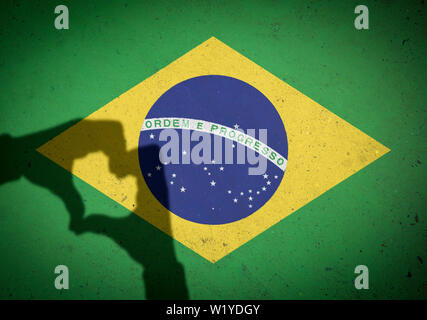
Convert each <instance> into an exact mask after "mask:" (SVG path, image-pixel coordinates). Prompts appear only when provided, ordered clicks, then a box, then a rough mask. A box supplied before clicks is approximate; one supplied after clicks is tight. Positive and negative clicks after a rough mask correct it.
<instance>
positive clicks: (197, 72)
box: [38, 37, 389, 262]
mask: <svg viewBox="0 0 427 320" xmlns="http://www.w3.org/2000/svg"><path fill="white" fill-rule="evenodd" d="M201 75H224V76H229V77H233V78H237V79H240V80H242V81H245V82H247V83H248V84H250V85H252V86H253V87H255V88H257V89H258V90H259V91H261V92H262V93H263V94H264V95H265V96H266V97H267V98H268V99H269V100H270V101H271V102H272V103H273V105H274V106H275V108H276V109H277V111H278V112H279V114H280V116H281V118H282V120H283V122H284V124H285V128H286V132H287V135H288V146H289V156H288V157H289V159H288V164H287V169H286V172H285V177H284V179H283V181H282V183H281V184H280V186H279V188H278V189H277V191H276V192H275V194H274V196H273V197H272V198H271V199H270V200H269V201H268V202H267V203H266V204H265V205H264V206H263V207H262V208H261V209H259V210H258V211H256V212H255V213H253V214H252V215H250V216H248V217H247V218H244V219H242V220H239V221H236V222H233V223H229V224H224V225H203V224H198V223H194V222H190V221H187V220H184V219H182V218H180V217H178V216H176V215H174V214H173V213H170V212H169V215H168V217H167V218H165V215H161V214H159V212H162V211H164V210H165V209H164V208H163V207H162V205H161V204H160V203H159V202H158V201H157V200H156V199H155V198H154V196H153V195H152V194H151V192H150V191H149V189H148V187H147V185H146V184H145V181H144V179H143V177H142V174H141V171H140V167H139V162H138V155H137V152H127V153H122V152H115V150H114V147H115V146H117V148H118V147H119V140H120V139H121V137H123V138H124V139H125V141H126V144H127V145H126V148H127V150H137V148H138V141H139V134H140V129H141V126H142V123H143V120H144V118H145V116H146V115H147V113H148V111H149V109H150V108H151V106H152V105H153V104H154V103H155V102H156V100H157V99H158V98H159V97H160V96H161V95H162V94H163V93H164V92H166V91H167V90H168V89H170V88H171V87H173V86H174V85H176V84H178V83H180V82H182V81H184V80H187V79H189V78H193V77H197V76H201ZM103 123H104V124H105V123H110V124H112V125H110V126H107V127H108V128H110V129H108V130H103V129H102V128H105V127H106V126H102V124H103ZM79 150H93V151H94V152H93V153H90V154H89V155H87V156H86V155H85V156H84V157H82V158H80V156H81V155H80V156H79ZM99 150H103V151H99ZM38 151H39V152H40V153H42V154H43V155H45V156H46V157H48V158H49V159H51V160H52V161H54V162H56V163H57V164H59V165H61V166H62V167H64V168H65V169H66V170H68V171H70V172H72V173H73V174H74V175H76V176H77V177H79V178H80V179H82V180H84V181H85V182H87V183H88V184H90V185H91V186H93V187H94V188H96V189H98V190H99V191H101V192H102V193H104V194H105V195H107V196H108V197H110V198H112V199H113V200H115V201H117V202H118V203H120V204H121V205H123V206H124V207H126V208H127V209H129V210H131V211H132V212H134V213H135V214H137V215H138V216H140V217H141V218H143V219H145V220H147V221H148V222H150V223H151V224H153V225H154V226H156V227H157V228H159V229H160V230H162V231H164V232H165V233H167V234H169V235H170V236H172V237H173V238H174V239H176V240H178V241H179V242H181V243H182V244H184V245H185V246H187V247H188V248H190V249H192V250H194V251H195V252H197V253H198V254H199V255H201V256H202V257H204V258H206V259H207V260H209V261H211V262H216V261H218V260H219V259H221V258H222V257H224V256H225V255H227V254H229V253H230V252H232V251H233V250H235V249H237V248H238V247H240V246H241V245H242V244H244V243H246V242H247V241H249V240H250V239H252V238H254V237H255V236H257V235H258V234H260V233H261V232H263V231H265V230H267V229H268V228H269V227H271V226H273V225H274V224H276V223H278V222H279V221H281V220H282V219H284V218H285V217H287V216H288V215H290V214H291V213H292V212H294V211H296V210H298V209H299V208H301V207H302V206H304V205H305V204H307V203H308V202H310V201H312V200H314V199H315V198H317V197H318V196H320V195H321V194H322V193H324V192H326V191H327V190H329V189H330V188H332V187H333V186H335V185H336V184H338V183H340V182H341V181H343V180H345V179H346V178H348V177H349V176H351V175H352V174H354V173H355V172H357V171H359V170H360V169H362V168H363V167H365V166H367V165H368V164H369V163H371V162H373V161H374V160H376V159H378V158H379V157H381V156H382V155H384V154H385V153H387V152H388V151H389V149H388V148H386V147H384V146H383V145H381V144H380V143H378V142H377V141H375V140H374V139H372V138H370V137H369V136H367V135H366V134H364V133H363V132H361V131H360V130H358V129H357V128H355V127H353V126H352V125H350V124H349V123H347V122H346V121H344V120H343V119H341V118H339V117H338V116H336V115H335V114H333V113H331V112H330V111H328V110H327V109H325V108H324V107H322V106H321V105H319V104H318V103H316V102H315V101H313V100H311V99H310V98H308V97H307V96H305V95H304V94H302V93H301V92H299V91H298V90H296V89H294V88H292V87H291V86H289V85H288V84H286V83H285V82H283V81H282V80H280V79H278V78H277V77H275V76H274V75H272V74H271V73H269V72H268V71H266V70H264V69H263V68H261V67H260V66H258V65H257V64H255V63H253V62H252V61H250V60H249V59H247V58H245V57H244V56H242V55H241V54H239V53H238V52H236V51H234V50H233V49H231V48H230V47H228V46H227V45H225V44H224V43H222V42H221V41H219V40H217V39H216V38H213V37H212V38H210V39H209V40H207V41H205V42H203V43H202V44H201V45H199V46H198V47H196V48H194V49H193V50H191V51H189V52H188V53H186V54H185V55H184V56H182V57H180V58H179V59H177V60H175V61H174V62H172V63H171V64H170V65H168V66H166V67H165V68H163V69H162V70H160V71H158V72H157V73H155V74H154V75H152V76H151V77H149V78H148V79H146V80H144V81H142V82H141V83H140V84H138V85H137V86H135V87H133V88H132V89H130V90H128V91H127V92H125V93H124V94H122V95H121V96H119V97H117V98H116V99H114V100H113V101H111V102H110V103H108V104H107V105H105V106H103V107H102V108H100V109H99V110H98V111H96V112H94V113H93V114H91V115H90V116H88V117H87V118H86V119H84V120H82V121H81V122H79V123H77V124H76V125H74V126H73V127H71V128H69V129H68V130H66V131H65V132H63V133H62V134H60V135H59V136H57V137H55V138H54V139H52V140H51V141H49V142H47V143H46V144H45V145H43V146H42V147H40V148H39V149H38ZM114 154H117V155H120V154H126V156H124V157H121V158H120V166H122V167H123V168H125V171H127V172H131V173H132V174H131V175H128V176H126V177H124V178H119V177H117V175H116V174H114V173H113V172H111V167H110V165H111V162H109V157H111V156H114ZM141 197H142V198H143V205H136V204H137V202H138V199H140V198H141Z"/></svg>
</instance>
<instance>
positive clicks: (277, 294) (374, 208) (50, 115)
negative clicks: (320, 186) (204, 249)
mask: <svg viewBox="0 0 427 320" xmlns="http://www.w3.org/2000/svg"><path fill="white" fill-rule="evenodd" d="M58 4H66V5H68V8H69V10H70V30H67V31H58V30H56V29H55V28H54V26H53V21H54V13H53V11H54V8H55V6H56V5H58ZM357 4H359V3H358V2H357V1H328V2H326V1H316V2H314V1H313V2H308V1H257V2H254V1H220V2H219V1H217V2H214V1H191V2H185V3H184V2H183V1H175V2H171V1H145V2H144V1H138V2H136V1H128V2H122V1H108V2H107V1H103V2H101V1H97V2H96V3H95V2H94V3H92V2H90V3H89V2H87V1H61V3H59V2H55V1H27V2H21V1H5V2H2V4H1V9H0V15H1V22H0V23H1V27H0V48H1V54H0V81H1V84H2V91H1V94H0V110H1V117H0V134H3V133H7V134H10V135H11V136H13V137H23V136H25V135H28V134H32V133H37V132H41V131H43V130H45V129H48V128H51V127H54V126H58V125H61V124H63V123H67V122H68V121H70V120H73V119H77V118H84V117H85V116H87V115H89V114H90V113H92V112H93V111H95V110H97V109H98V108H100V107H101V106H103V105H104V104H106V103H107V102H109V101H111V100H112V99H113V98H115V97H117V96H118V95H120V94H121V93H123V92H125V91H126V90H128V89H129V88H131V87H132V86H134V85H136V84H137V83H139V82H141V81H142V80H144V79H145V78H147V77H148V76H150V75H152V74H153V73H154V72H156V71H157V70H159V69H161V68H162V67H164V66H165V65H167V64H168V63H170V62H172V61H173V60H175V59H176V58H178V57H179V56H181V55H183V54H184V53H186V52H187V51H189V50H190V49H192V48H193V47H195V46H196V45H198V44H200V43H201V42H203V41H205V40H206V39H208V38H209V37H211V36H215V37H217V38H218V39H219V40H221V41H223V42H225V43H226V44H228V45H229V46H231V47H232V48H233V49H235V50H237V51H239V52H240V53H242V54H243V55H245V56H246V57H248V58H250V59H251V60H253V61H254V62H255V63H257V64H259V65H261V66H262V67H264V68H266V69H267V70H268V71H270V72H272V73H273V74H274V75H276V76H278V77H279V78H281V79H283V80H285V81H286V82H287V83H289V84H290V85H292V86H294V87H295V88H297V89H298V90H300V91H301V92H303V93H305V94H306V95H308V96H309V97H311V98H312V99H314V100H315V101H317V102H319V103H320V104H321V105H323V106H325V107H326V108H328V109H329V110H331V111H333V112H334V113H336V114H338V115H339V116H340V117H342V118H343V119H345V120H346V121H348V122H350V123H351V124H353V125H354V126H356V127H357V128H359V129H360V130H362V131H363V132H365V133H367V134H368V135H370V136H372V137H373V138H375V139H376V140H378V141H379V142H381V143H383V144H384V145H385V146H387V147H388V148H390V149H391V152H390V153H388V154H386V155H385V156H384V157H382V158H381V159H379V160H378V161H376V162H374V163H373V164H371V165H369V166H368V167H367V168H365V169H363V170H362V171H360V172H358V173H357V174H355V175H354V176H352V177H350V178H349V179H347V180H346V181H344V182H343V183H341V184H339V185H338V186H336V187H335V188H333V189H332V190H330V191H328V192H327V193H325V194H324V195H322V196H321V197H319V198H318V199H316V200H314V201H312V202H311V203H309V204H308V205H306V206H305V207H304V208H302V209H300V210H299V211H297V212H296V213H294V214H292V215H291V216H289V217H288V218H286V219H285V220H283V221H282V222H280V223H278V224H277V225H275V226H273V227H272V228H270V229H269V230H267V231H265V232H264V233H262V234H261V235H260V236H258V237H256V238H255V239H253V240H252V241H250V242H248V243H247V244H245V245H244V246H242V247H241V248H239V249H238V250H236V251H234V252H233V253H231V254H230V255H228V256H227V257H225V258H224V259H222V260H220V261H219V262H218V263H216V264H211V263H209V262H207V261H206V260H204V259H203V258H201V257H200V256H198V255H197V254H195V253H194V252H192V251H191V250H189V249H187V248H186V247H184V246H182V245H180V244H179V243H177V242H176V241H173V240H171V239H170V238H169V237H167V236H166V235H164V234H163V233H161V232H159V231H158V230H157V229H155V228H154V227H152V226H151V225H149V224H148V223H146V222H145V221H143V220H142V219H139V218H138V219H135V228H138V230H139V231H140V232H142V233H143V234H144V235H146V236H144V237H145V239H146V241H151V242H152V250H153V251H152V252H151V253H149V254H150V255H151V257H152V259H157V261H158V262H157V263H158V265H159V269H162V270H165V268H166V269H167V265H165V264H166V263H167V257H163V256H162V255H161V251H162V248H163V247H167V246H168V244H170V242H171V241H172V242H173V245H174V247H175V251H176V255H177V257H178V259H179V261H180V262H181V263H182V264H183V266H184V269H185V274H186V282H187V287H188V291H189V294H190V298H192V299H318V298H319V299H329V298H333V299H356V298H363V299H372V298H381V299H388V298H415V299H419V298H424V299H425V298H426V297H427V293H426V292H427V290H426V289H427V284H426V283H427V281H426V280H427V272H426V263H427V256H426V252H427V250H426V249H427V239H426V229H427V228H426V214H425V213H426V210H425V207H426V187H425V186H426V184H425V181H426V161H427V159H426V154H427V153H426V151H427V150H426V138H427V135H426V101H427V99H426V92H427V91H426V83H427V81H426V80H427V76H426V72H425V71H426V70H427V62H426V59H425V49H426V41H425V29H426V27H427V23H426V22H427V21H426V5H425V4H424V1H413V2H406V1H399V2H396V1H394V2H391V1H365V2H364V4H366V5H367V6H368V7H369V9H370V30H368V31H358V30H356V29H355V28H354V26H353V20H354V17H355V14H354V13H353V10H354V7H355V6H356V5H357ZM68 125H69V124H68ZM65 126H67V125H65ZM60 131H61V130H59V132H60ZM59 132H45V133H43V134H41V135H40V136H32V137H30V138H29V139H25V140H24V139H22V140H20V141H22V147H23V148H22V149H19V148H17V147H16V148H15V147H11V148H12V151H10V150H9V149H8V148H9V147H5V146H4V145H3V146H2V150H1V158H2V160H1V165H2V167H4V163H6V162H7V161H8V160H7V159H11V155H10V154H11V153H12V152H14V151H16V150H24V151H25V150H27V151H25V152H24V151H23V152H20V151H19V152H18V154H14V157H15V158H16V160H14V161H16V162H17V164H16V167H17V170H20V171H19V173H20V174H21V175H22V174H24V175H28V176H32V177H36V178H34V179H36V180H37V179H38V181H39V184H40V183H41V184H43V183H44V182H45V181H48V182H49V183H50V182H51V183H52V184H57V186H58V190H62V189H61V186H62V183H63V182H65V181H69V180H67V178H68V179H69V176H68V173H67V172H66V171H65V170H63V169H62V168H60V167H58V166H57V165H55V164H54V163H52V162H50V161H49V160H48V159H46V158H44V157H43V156H41V155H40V154H38V153H36V152H35V151H34V149H35V148H36V147H38V146H40V145H41V144H43V143H44V142H45V141H47V140H49V139H51V138H53V137H54V136H55V135H56V134H58V133H59ZM15 149H16V150H15ZM12 158H13V157H12ZM1 174H2V179H1V181H3V180H4V179H3V177H5V176H7V175H10V174H12V173H11V172H1ZM73 181H74V185H75V187H76V189H77V191H78V192H79V193H80V195H81V197H82V198H83V201H84V204H85V211H86V214H87V215H89V214H90V213H103V214H107V215H110V216H112V217H114V216H115V217H120V216H126V215H127V214H128V211H127V210H126V209H125V208H123V207H121V206H120V205H118V204H117V203H115V202H114V201H113V200H111V199H109V198H108V197H106V196H104V195H103V194H101V193H100V192H98V191H97V190H95V189H94V188H92V187H91V186H89V185H87V184H86V183H84V182H83V181H81V180H79V179H77V178H74V179H73ZM423 181H424V182H423ZM68 224H69V214H68V212H67V209H66V207H65V206H64V204H63V202H62V201H61V198H60V197H58V196H57V195H55V194H54V193H52V192H51V191H49V190H48V189H46V188H44V187H41V186H39V185H36V184H35V183H33V182H31V181H29V180H28V179H25V178H21V179H17V180H14V181H13V182H8V183H3V184H2V185H1V186H0V236H1V242H0V298H3V299H11V298H12V299H14V298H15V299H16V298H19V299H27V298H35V299H42V298H43V299H44V298H47V299H57V298H58V299H80V298H85V299H86V298H90V299H106V298H120V299H140V298H145V292H144V282H143V279H142V266H141V265H139V264H138V263H137V262H135V261H134V260H132V258H131V257H130V256H129V255H128V254H127V252H126V250H123V248H122V247H120V246H118V245H117V244H116V243H115V242H113V241H112V240H111V239H109V238H108V237H105V236H102V235H97V234H82V235H76V234H74V233H73V232H71V231H70V230H69V226H68ZM162 262H164V263H162ZM58 264H65V265H67V266H68V267H69V268H70V289H69V290H68V291H58V290H56V289H55V288H54V286H53V281H54V278H55V274H54V273H53V270H54V267H55V266H56V265H58ZM359 264H365V265H367V266H368V267H369V271H370V290H362V291H358V290H356V289H355V288H354V285H353V281H354V277H355V275H354V273H353V271H354V268H355V266H356V265H359ZM165 281H166V280H165ZM165 281H163V282H165ZM168 285H169V283H162V280H159V287H161V286H164V287H167V286H168ZM172 285H173V284H172ZM166 296H167V292H165V297H166Z"/></svg>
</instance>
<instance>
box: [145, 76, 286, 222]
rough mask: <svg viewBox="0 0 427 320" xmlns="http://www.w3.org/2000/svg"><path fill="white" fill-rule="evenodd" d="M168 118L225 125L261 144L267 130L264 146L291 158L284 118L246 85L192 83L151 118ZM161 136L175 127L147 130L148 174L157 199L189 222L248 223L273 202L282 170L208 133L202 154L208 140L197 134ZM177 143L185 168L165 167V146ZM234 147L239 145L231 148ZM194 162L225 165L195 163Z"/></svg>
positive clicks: (221, 80) (211, 80)
mask: <svg viewBox="0 0 427 320" xmlns="http://www.w3.org/2000/svg"><path fill="white" fill-rule="evenodd" d="M166 117H168V118H190V119H199V120H203V121H209V122H213V123H218V124H221V125H223V126H226V127H229V128H235V129H236V130H237V129H238V130H243V131H244V132H245V133H247V134H249V135H253V133H254V134H255V138H256V139H259V140H261V132H266V135H267V139H266V140H267V141H262V140H261V141H262V142H264V143H265V144H266V145H268V147H270V148H272V149H274V150H275V151H277V152H278V153H279V154H281V155H282V156H284V158H285V159H287V158H288V141H287V136H286V130H285V127H284V125H283V122H282V119H281V117H280V115H279V113H278V112H277V110H276V109H275V107H274V105H273V104H272V103H271V102H270V101H269V100H268V99H267V98H266V97H265V96H264V95H263V94H262V93H261V92H260V91H259V90H257V89H256V88H254V87H253V86H251V85H249V84H247V83H246V82H243V81H241V80H238V79H235V78H232V77H226V76H219V75H207V76H200V77H195V78H191V79H188V80H185V81H183V82H181V83H179V84H177V85H175V86H173V87H172V88H170V89H169V90H168V91H166V92H165V93H164V94H163V95H162V96H161V97H160V98H159V99H158V100H157V101H156V102H155V103H154V105H153V106H152V107H151V109H150V111H149V112H148V114H147V116H146V118H145V119H151V118H166ZM150 129H151V128H150ZM162 130H172V129H153V130H144V131H141V133H140V137H139V163H140V167H141V172H142V175H143V177H144V180H145V182H146V184H147V186H148V188H149V189H150V190H151V192H152V193H153V195H154V196H155V197H156V199H157V200H158V201H159V202H160V203H161V204H162V205H163V206H165V207H166V208H167V209H168V210H170V211H171V212H172V213H174V214H175V215H177V216H179V217H181V218H183V219H186V220H189V221H192V222H196V223H201V224H208V225H217V224H225V223H231V222H235V221H238V220H240V219H243V218H246V217H248V216H249V215H251V214H253V213H254V212H255V211H257V210H258V209H260V208H261V207H262V206H263V205H264V204H265V203H266V202H267V201H268V200H269V199H270V198H271V197H272V196H273V194H274V193H275V191H276V190H277V188H278V186H279V184H280V183H281V181H282V178H283V176H284V171H283V169H281V168H279V167H278V166H277V165H275V164H274V163H273V162H272V161H269V160H268V159H267V158H266V157H264V156H262V155H261V154H259V153H257V152H255V151H252V150H249V148H245V147H244V146H243V145H241V146H238V143H237V142H233V141H231V140H229V139H226V138H224V137H220V136H218V135H214V134H209V133H204V134H203V135H204V136H205V139H209V144H206V145H205V146H209V147H204V148H202V149H203V152H200V149H201V145H200V144H201V143H202V138H201V137H200V135H201V134H200V133H199V132H197V131H196V130H187V129H173V130H175V132H176V134H175V133H174V134H173V135H170V136H169V138H168V139H166V141H162V139H160V137H161V131H162ZM251 130H253V131H252V134H250V132H251ZM184 131H186V132H184ZM169 132H170V131H169ZM171 139H175V140H176V141H178V142H177V143H178V144H177V145H178V147H177V148H175V149H174V150H171V149H169V152H170V153H171V152H175V153H177V154H179V159H180V162H179V163H178V164H172V163H169V164H164V163H162V162H161V161H160V158H159V152H160V151H161V150H162V147H165V146H166V144H167V143H170V141H171ZM163 140H164V139H163ZM226 140H227V141H228V142H227V143H226ZM206 141H207V140H206ZM219 141H221V143H220V142H219ZM205 143H206V142H205ZM230 145H234V147H233V146H232V147H231V149H230ZM227 148H228V149H227ZM187 149H188V150H187ZM196 149H197V150H198V151H199V153H197V152H195V150H196ZM239 150H240V151H239ZM242 150H243V152H244V157H243V158H242V157H241V158H240V160H239V158H238V156H237V153H238V152H241V154H242ZM227 152H228V153H227ZM226 154H228V158H227V155H226ZM231 155H232V156H231ZM195 156H203V157H205V158H206V157H207V156H210V160H214V159H219V160H217V161H213V162H214V163H213V162H212V161H209V162H207V163H201V164H195V163H194V162H193V160H192V159H195ZM184 159H187V162H188V159H190V161H189V162H190V163H184V162H185V161H184ZM227 159H228V160H227ZM230 159H232V163H230ZM250 169H251V170H250ZM250 171H252V173H250ZM254 173H255V174H254Z"/></svg>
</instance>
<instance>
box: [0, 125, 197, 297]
mask: <svg viewBox="0 0 427 320" xmlns="http://www.w3.org/2000/svg"><path fill="white" fill-rule="evenodd" d="M77 121H78V120H75V121H71V122H68V123H65V124H63V125H60V126H57V127H55V128H51V129H48V130H45V131H41V132H37V133H34V134H30V135H26V136H23V137H18V138H15V137H11V136H10V135H0V147H1V148H2V150H6V152H7V153H6V156H2V157H0V166H1V167H0V168H1V176H0V185H1V184H4V183H6V182H9V181H13V180H16V179H19V178H21V177H25V178H27V179H28V180H29V181H30V182H32V183H34V184H36V185H39V186H42V187H44V188H47V189H48V190H50V191H51V192H52V193H53V194H55V195H57V196H58V197H59V198H60V199H62V201H63V202H64V204H65V206H66V208H67V210H68V212H69V214H70V225H69V228H70V230H72V231H73V232H75V233H76V234H81V233H83V232H92V233H97V234H102V235H105V236H107V237H109V238H111V239H112V240H114V241H115V242H116V243H117V244H118V245H119V246H120V247H122V248H123V249H125V250H126V251H127V253H128V254H129V255H130V256H131V257H132V258H133V259H134V260H135V261H136V262H138V263H139V264H140V265H141V266H142V267H143V269H144V272H143V281H144V283H145V291H146V298H147V299H188V298H189V297H188V290H187V286H186V281H185V274H184V268H183V266H182V265H181V264H180V263H179V262H178V261H177V258H176V255H175V250H174V246H173V239H172V238H171V237H169V236H167V235H165V234H163V233H162V232H160V231H159V230H157V229H156V228H155V227H153V226H152V225H151V224H149V223H148V222H146V221H145V220H143V219H142V218H140V217H138V216H137V215H136V214H134V213H129V214H128V215H127V216H126V217H123V218H114V217H109V216H108V215H103V214H91V215H89V216H88V217H86V218H84V211H85V209H84V204H83V200H82V198H81V196H80V194H79V193H78V192H77V190H76V188H75V187H74V184H73V182H72V177H73V175H72V174H71V173H70V172H69V171H65V170H63V169H61V168H60V167H58V166H55V165H53V164H52V162H50V161H46V158H44V157H41V156H40V155H39V154H38V153H37V152H36V151H35V149H36V148H37V147H39V146H40V145H41V144H43V143H45V142H47V141H48V140H49V139H51V138H52V137H54V136H56V135H58V134H59V133H61V132H63V131H64V130H66V129H67V128H69V127H70V126H72V125H73V124H75V123H76V122H77ZM79 130H80V131H81V132H84V135H85V139H80V140H79V141H77V146H78V147H75V146H76V141H74V142H73V144H72V145H73V148H72V150H71V154H72V157H70V158H71V159H70V160H69V161H67V162H66V163H65V165H64V167H65V168H67V169H68V170H70V169H72V166H73V163H74V161H75V160H76V159H79V158H83V157H85V156H86V155H88V154H89V153H92V152H98V151H102V152H103V153H104V154H106V155H107V157H108V159H109V167H110V170H111V172H113V173H114V174H116V175H117V176H118V177H123V176H126V175H137V174H141V173H140V170H139V168H138V170H136V169H135V168H132V170H129V169H128V168H126V167H124V166H122V165H121V161H120V160H121V159H123V158H122V157H124V156H129V155H132V156H137V154H135V153H138V150H136V149H135V150H132V151H130V152H128V151H127V150H126V142H125V139H124V135H123V127H122V125H121V124H120V123H119V122H117V121H90V120H83V121H81V122H80V123H79ZM100 133H101V135H102V139H99V138H98V137H99V136H100ZM70 146H71V145H70ZM65 147H67V146H65ZM69 150H70V149H69ZM143 151H144V152H143V154H144V155H147V157H149V158H151V160H150V159H148V160H149V161H152V160H153V159H154V158H155V157H157V159H158V155H159V147H158V146H155V145H151V146H148V147H146V148H144V150H143ZM137 181H138V194H137V204H136V205H137V208H138V207H139V208H144V210H145V211H151V210H153V211H154V210H155V211H156V212H151V214H156V215H158V217H159V219H160V223H161V224H162V225H163V230H164V231H165V232H167V233H169V234H171V226H170V213H169V211H168V210H167V209H166V208H164V207H163V206H161V208H162V209H160V210H159V209H158V208H159V207H158V208H157V209H154V208H150V207H144V204H145V203H146V201H145V199H146V197H147V194H146V192H147V191H145V190H147V188H146V187H145V188H144V187H143V186H142V184H143V181H142V177H139V178H137ZM158 183H159V187H160V188H161V190H162V193H163V194H162V197H163V198H164V199H168V189H167V184H166V179H165V177H164V175H163V176H161V175H160V176H159V180H158ZM163 190H164V192H163Z"/></svg>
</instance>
